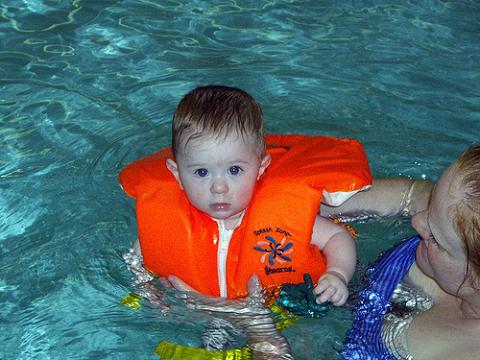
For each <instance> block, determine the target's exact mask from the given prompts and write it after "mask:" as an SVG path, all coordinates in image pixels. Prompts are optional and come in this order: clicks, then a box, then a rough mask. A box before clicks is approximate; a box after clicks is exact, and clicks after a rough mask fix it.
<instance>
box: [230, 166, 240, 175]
mask: <svg viewBox="0 0 480 360" xmlns="http://www.w3.org/2000/svg"><path fill="white" fill-rule="evenodd" d="M241 171H242V168H241V167H240V166H231V167H230V168H229V169H228V172H229V173H230V174H231V175H238V174H240V172H241Z"/></svg>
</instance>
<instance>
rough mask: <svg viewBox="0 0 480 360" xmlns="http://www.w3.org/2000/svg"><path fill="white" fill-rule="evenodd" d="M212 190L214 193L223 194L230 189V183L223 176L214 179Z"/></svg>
mask: <svg viewBox="0 0 480 360" xmlns="http://www.w3.org/2000/svg"><path fill="white" fill-rule="evenodd" d="M210 191H211V192H212V193H214V194H223V193H226V192H227V191H228V185H227V183H226V182H225V180H224V179H223V178H218V179H214V181H213V183H212V186H211V187H210Z"/></svg>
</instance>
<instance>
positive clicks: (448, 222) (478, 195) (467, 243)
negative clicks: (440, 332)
mask: <svg viewBox="0 0 480 360" xmlns="http://www.w3.org/2000/svg"><path fill="white" fill-rule="evenodd" d="M479 209H480V147H479V146H477V147H472V148H470V149H468V150H467V151H465V152H464V153H463V154H462V155H461V156H460V158H459V160H458V161H456V162H455V163H454V164H452V165H451V166H450V167H449V168H448V169H447V170H446V171H445V172H444V173H443V174H442V176H441V177H440V179H439V180H438V182H437V184H436V186H435V188H434V190H433V192H432V196H431V199H430V203H429V206H428V209H427V210H425V211H423V212H420V213H418V214H416V215H415V216H414V217H413V218H412V225H413V227H414V228H415V229H416V230H417V231H418V233H419V234H420V236H421V237H422V238H423V239H424V241H422V243H421V244H420V246H419V247H418V249H417V260H416V261H417V265H418V266H419V268H420V269H421V270H422V271H423V272H424V273H425V274H426V275H427V276H429V277H431V278H433V279H434V280H435V281H436V282H437V283H438V285H439V286H440V287H441V288H442V289H443V290H444V291H446V292H447V293H450V294H452V295H455V296H459V297H461V298H464V299H466V298H467V297H468V296H471V295H472V291H473V292H479V293H480V291H478V290H477V289H478V288H479V286H478V285H479V284H480V237H479V235H480V227H479V223H480V213H479Z"/></svg>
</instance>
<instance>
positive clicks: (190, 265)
mask: <svg viewBox="0 0 480 360" xmlns="http://www.w3.org/2000/svg"><path fill="white" fill-rule="evenodd" d="M266 143H267V151H268V152H269V153H270V155H271V156H272V162H271V164H270V166H269V167H268V168H267V170H266V171H265V173H264V174H263V176H262V177H261V179H260V180H259V181H258V182H257V185H256V188H255V192H254V195H253V198H252V201H251V203H250V205H249V206H248V208H247V209H246V212H245V215H244V217H243V219H242V222H241V224H240V225H239V227H238V228H236V229H235V231H234V232H233V235H232V237H231V239H230V243H229V247H228V255H227V262H226V286H227V294H228V297H229V298H235V297H241V296H245V295H247V283H248V279H249V278H250V277H251V276H252V275H253V274H257V275H258V276H259V279H260V281H261V283H262V285H263V286H264V287H266V286H270V285H281V284H284V283H301V282H303V274H304V273H307V272H308V273H310V275H311V276H312V278H313V279H314V280H317V279H318V278H319V277H320V275H321V274H323V273H324V272H325V270H326V262H325V258H324V256H323V254H322V253H321V252H320V251H319V250H318V248H317V247H316V246H314V245H311V244H310V240H311V237H312V230H313V224H314V221H315V216H316V215H317V214H318V212H319V208H320V201H321V200H322V197H323V202H326V203H330V204H332V205H338V204H340V203H341V202H343V201H344V200H346V199H347V198H348V197H349V196H351V195H353V194H354V193H355V192H357V191H359V190H362V189H365V188H367V187H369V186H370V185H371V174H370V170H369V166H368V161H367V158H366V155H365V153H364V151H363V147H362V145H361V144H360V143H359V142H358V141H356V140H351V139H339V138H334V137H326V136H304V135H268V136H267V137H266ZM167 158H173V155H172V151H171V148H166V149H163V150H161V151H159V152H157V153H154V154H152V155H149V156H147V157H145V158H142V159H140V160H137V161H135V162H133V163H132V164H130V165H128V166H127V167H126V168H125V169H123V170H122V172H121V174H120V177H119V181H120V183H121V185H122V186H123V189H124V190H125V192H126V193H127V194H128V195H130V196H132V197H133V198H135V199H136V202H137V204H136V210H137V225H138V236H139V239H140V245H141V249H142V254H143V258H144V266H145V267H146V268H147V269H148V270H149V271H151V272H153V273H154V274H156V275H159V276H162V277H166V276H168V275H175V276H177V277H179V278H180V279H181V280H183V281H184V282H186V283H187V284H188V285H190V286H191V287H193V288H194V289H196V290H197V291H199V292H201V293H204V294H209V295H213V296H219V294H220V292H219V282H218V273H217V269H218V267H217V251H218V245H219V244H218V242H219V241H218V240H219V231H218V226H217V223H216V222H215V221H214V220H213V219H212V218H210V217H209V216H208V215H207V214H205V213H203V212H201V211H199V210H197V209H196V208H194V207H193V206H191V205H190V203H189V201H188V199H187V197H186V196H185V193H184V192H183V190H181V189H180V187H179V186H178V184H177V182H176V181H175V179H174V177H173V175H172V174H171V173H170V172H169V171H168V169H167V168H166V166H165V161H166V159H167Z"/></svg>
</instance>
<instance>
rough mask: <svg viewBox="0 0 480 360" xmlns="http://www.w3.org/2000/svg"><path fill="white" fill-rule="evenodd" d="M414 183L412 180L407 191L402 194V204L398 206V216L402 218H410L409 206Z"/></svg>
mask: <svg viewBox="0 0 480 360" xmlns="http://www.w3.org/2000/svg"><path fill="white" fill-rule="evenodd" d="M415 183H416V181H415V180H412V181H411V183H410V186H409V187H408V190H407V191H405V192H404V193H403V197H402V202H401V204H400V214H401V215H402V216H410V205H411V202H412V194H413V188H414V187H415Z"/></svg>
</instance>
